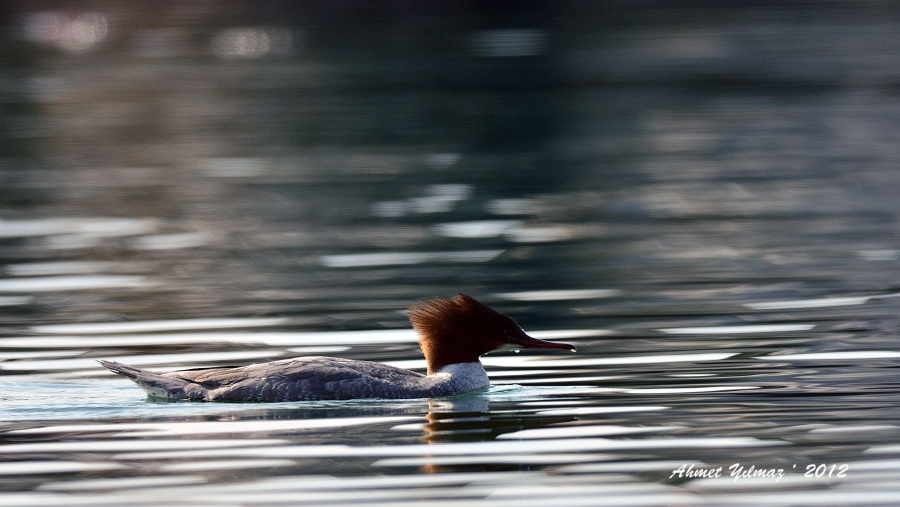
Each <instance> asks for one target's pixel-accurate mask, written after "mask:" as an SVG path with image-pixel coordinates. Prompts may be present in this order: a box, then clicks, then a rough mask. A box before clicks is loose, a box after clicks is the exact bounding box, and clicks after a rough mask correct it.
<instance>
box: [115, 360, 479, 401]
mask: <svg viewBox="0 0 900 507" xmlns="http://www.w3.org/2000/svg"><path fill="white" fill-rule="evenodd" d="M103 365H104V366H106V367H107V368H109V369H110V370H112V371H114V372H116V373H119V374H122V375H125V376H127V377H128V378H130V379H132V380H133V381H134V382H135V383H137V384H138V385H139V386H141V387H142V388H143V389H144V390H145V391H146V392H147V393H148V394H149V395H151V396H154V397H158V398H168V399H189V400H203V401H268V402H278V401H301V400H347V399H356V398H388V399H403V398H428V397H436V396H449V395H453V394H459V393H461V392H465V391H468V390H471V389H473V388H478V387H483V386H482V385H475V386H474V387H473V385H472V384H471V382H461V381H460V380H461V379H453V378H452V375H437V376H429V377H426V376H425V375H422V374H420V373H416V372H412V371H409V370H404V369H401V368H396V367H394V366H389V365H385V364H381V363H375V362H371V361H357V360H352V359H343V358H336V357H319V356H311V357H299V358H294V359H285V360H281V361H273V362H270V363H260V364H251V365H247V366H238V367H224V368H208V369H200V370H185V371H176V372H171V373H164V374H160V373H156V372H152V371H148V370H141V369H138V368H131V367H128V366H125V365H121V364H119V363H112V362H103ZM479 366H480V365H479ZM482 371H483V369H482ZM486 379H487V377H486V376H485V377H484V381H485V383H486Z"/></svg>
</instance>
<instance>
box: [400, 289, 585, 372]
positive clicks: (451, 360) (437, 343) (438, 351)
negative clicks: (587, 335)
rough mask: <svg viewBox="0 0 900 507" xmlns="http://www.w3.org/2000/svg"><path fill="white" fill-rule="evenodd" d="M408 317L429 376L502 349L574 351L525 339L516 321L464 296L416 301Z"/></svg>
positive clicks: (553, 344)
mask: <svg viewBox="0 0 900 507" xmlns="http://www.w3.org/2000/svg"><path fill="white" fill-rule="evenodd" d="M408 314H409V321H410V322H412V325H413V328H414V329H415V330H416V332H417V333H418V334H419V345H420V346H421V347H422V353H423V354H424V355H425V361H426V362H427V363H428V373H429V374H432V373H435V372H437V371H439V370H440V369H441V368H443V367H445V366H447V365H450V364H456V363H471V362H476V361H478V358H479V357H480V356H481V355H482V354H486V353H488V352H490V351H492V350H496V349H499V348H501V347H503V346H505V345H510V346H512V347H516V348H523V349H565V350H575V347H573V346H572V345H569V344H568V343H558V342H548V341H544V340H538V339H537V338H532V337H531V336H528V335H527V334H525V331H523V330H522V328H521V327H519V325H518V324H516V321H514V320H512V319H511V318H509V317H507V316H506V315H503V314H502V313H500V312H498V311H496V310H493V309H491V308H488V307H487V306H485V305H483V304H481V303H479V302H478V301H476V300H475V299H474V298H472V297H470V296H467V295H465V294H457V295H456V297H455V298H453V299H444V298H434V299H425V300H422V301H419V302H418V303H416V304H414V305H412V306H410V307H409V312H408Z"/></svg>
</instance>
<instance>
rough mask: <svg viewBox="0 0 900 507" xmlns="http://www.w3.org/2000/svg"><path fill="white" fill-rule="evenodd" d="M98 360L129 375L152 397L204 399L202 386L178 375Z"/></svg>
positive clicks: (110, 369)
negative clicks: (172, 375) (173, 375)
mask: <svg viewBox="0 0 900 507" xmlns="http://www.w3.org/2000/svg"><path fill="white" fill-rule="evenodd" d="M97 362H99V363H100V364H101V365H103V366H104V367H105V368H106V369H108V370H109V371H111V372H113V373H117V374H119V375H122V376H123V377H128V378H129V379H131V381H133V382H134V383H135V384H137V385H138V386H139V387H140V388H141V389H143V390H144V392H146V393H147V395H148V396H150V397H152V398H163V399H168V400H197V399H203V398H204V395H205V393H203V392H202V391H204V389H203V388H202V387H201V386H199V385H197V384H195V383H193V382H190V381H187V380H184V379H180V378H178V377H171V376H169V375H163V374H162V373H157V372H155V371H149V370H142V369H140V368H134V367H132V366H127V365H124V364H122V363H117V362H115V361H104V360H102V359H101V360H98V361H97Z"/></svg>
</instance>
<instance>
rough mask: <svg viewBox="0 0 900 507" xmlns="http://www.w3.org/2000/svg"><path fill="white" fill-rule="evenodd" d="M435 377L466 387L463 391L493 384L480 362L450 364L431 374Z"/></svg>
mask: <svg viewBox="0 0 900 507" xmlns="http://www.w3.org/2000/svg"><path fill="white" fill-rule="evenodd" d="M429 377H432V378H434V379H441V378H442V377H443V378H442V379H441V380H443V381H444V382H452V383H453V384H455V385H459V386H460V387H461V388H464V389H463V391H460V392H464V391H471V390H473V389H481V388H482V387H487V386H489V385H490V384H491V381H490V380H489V379H488V376H487V372H486V371H484V366H482V365H481V363H480V362H478V361H475V362H472V363H456V364H448V365H447V366H444V367H443V368H441V369H440V370H438V371H437V372H435V373H432V374H431V375H429Z"/></svg>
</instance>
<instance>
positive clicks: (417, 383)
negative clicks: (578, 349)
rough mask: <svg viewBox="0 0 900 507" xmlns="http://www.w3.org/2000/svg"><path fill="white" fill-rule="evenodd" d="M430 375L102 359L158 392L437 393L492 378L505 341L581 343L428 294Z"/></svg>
mask: <svg viewBox="0 0 900 507" xmlns="http://www.w3.org/2000/svg"><path fill="white" fill-rule="evenodd" d="M408 315H409V320H410V322H412V325H413V328H414V329H415V330H416V333H417V334H418V335H419V345H420V346H421V348H422V353H423V354H424V355H425V361H426V363H427V365H428V375H422V374H421V373H417V372H413V371H409V370H404V369H401V368H397V367H394V366H389V365H386V364H380V363H374V362H371V361H357V360H353V359H343V358H337V357H320V356H308V357H297V358H294V359H284V360H280V361H272V362H268V363H259V364H251V365H247V366H234V367H223V368H204V369H197V370H184V371H175V372H170V373H157V372H153V371H148V370H142V369H139V368H133V367H130V366H126V365H124V364H120V363H116V362H113V361H100V364H102V365H103V366H105V367H106V368H108V369H110V370H111V371H113V372H115V373H118V374H120V375H124V376H126V377H128V378H129V379H131V380H132V381H134V383H136V384H137V385H138V386H140V387H141V388H142V389H143V390H144V391H146V392H147V394H148V395H149V396H151V397H154V398H165V399H172V400H193V401H264V402H278V401H302V400H348V399H358V398H390V399H408V398H433V397H440V396H452V395H455V394H461V393H464V392H467V391H472V390H475V389H481V388H483V387H487V386H488V385H490V381H489V380H488V376H487V372H485V371H484V367H483V366H482V365H481V362H480V361H479V360H478V358H479V357H480V356H481V355H482V354H486V353H488V352H490V351H492V350H497V349H499V348H501V347H504V346H509V347H512V348H515V349H520V348H521V349H566V350H573V351H574V350H575V348H574V347H573V346H572V345H569V344H567V343H558V342H549V341H544V340H539V339H537V338H532V337H531V336H528V335H527V334H525V331H523V330H522V328H521V327H519V325H518V324H516V322H515V321H514V320H513V319H511V318H510V317H508V316H506V315H504V314H502V313H500V312H498V311H496V310H493V309H491V308H488V307H487V306H485V305H483V304H481V303H479V302H478V301H476V300H475V299H474V298H472V297H470V296H467V295H465V294H457V296H456V297H455V298H453V299H443V298H433V299H426V300H422V301H420V302H418V303H416V304H413V305H412V306H410V307H409V311H408Z"/></svg>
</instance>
